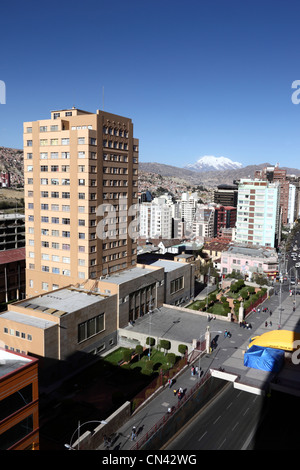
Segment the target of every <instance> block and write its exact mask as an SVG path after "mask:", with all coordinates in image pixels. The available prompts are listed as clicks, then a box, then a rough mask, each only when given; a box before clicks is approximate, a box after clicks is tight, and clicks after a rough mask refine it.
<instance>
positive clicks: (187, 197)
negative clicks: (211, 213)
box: [180, 193, 198, 225]
mask: <svg viewBox="0 0 300 470" xmlns="http://www.w3.org/2000/svg"><path fill="white" fill-rule="evenodd" d="M197 203H198V195H197V193H192V194H189V193H183V194H182V196H181V201H180V205H181V218H182V219H183V220H184V222H185V223H186V224H188V225H191V224H192V223H193V220H194V216H195V213H196V209H197Z"/></svg>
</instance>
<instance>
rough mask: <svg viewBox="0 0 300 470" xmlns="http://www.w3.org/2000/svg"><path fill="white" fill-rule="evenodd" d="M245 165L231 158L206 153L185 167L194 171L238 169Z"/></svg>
mask: <svg viewBox="0 0 300 470" xmlns="http://www.w3.org/2000/svg"><path fill="white" fill-rule="evenodd" d="M242 167H243V165H242V164H241V163H239V162H233V161H232V160H230V158H226V157H214V156H213V155H205V156H204V157H202V158H200V159H199V160H197V161H196V163H191V164H189V165H186V166H185V167H184V168H186V169H187V170H194V171H220V170H237V169H239V168H242Z"/></svg>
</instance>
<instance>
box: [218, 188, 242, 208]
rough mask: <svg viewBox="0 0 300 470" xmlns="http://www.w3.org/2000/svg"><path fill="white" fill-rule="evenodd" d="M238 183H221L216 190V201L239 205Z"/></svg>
mask: <svg viewBox="0 0 300 470" xmlns="http://www.w3.org/2000/svg"><path fill="white" fill-rule="evenodd" d="M237 195H238V185H237V184H220V185H219V186H218V187H217V189H216V190H215V191H214V202H215V203H216V204H221V205H222V206H233V207H236V206H237Z"/></svg>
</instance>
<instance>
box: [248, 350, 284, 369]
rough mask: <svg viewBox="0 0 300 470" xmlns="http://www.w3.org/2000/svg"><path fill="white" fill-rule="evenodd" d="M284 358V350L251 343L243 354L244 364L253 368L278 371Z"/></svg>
mask: <svg viewBox="0 0 300 470" xmlns="http://www.w3.org/2000/svg"><path fill="white" fill-rule="evenodd" d="M283 360H284V351H282V350H280V349H274V348H263V347H261V346H256V345H253V346H251V348H250V349H248V351H247V352H246V353H245V354H244V366H246V367H252V368H254V369H260V370H266V371H269V372H279V370H280V369H281V367H282V364H283Z"/></svg>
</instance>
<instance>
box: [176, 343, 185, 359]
mask: <svg viewBox="0 0 300 470" xmlns="http://www.w3.org/2000/svg"><path fill="white" fill-rule="evenodd" d="M186 350H187V345H186V344H179V345H178V352H179V354H181V355H182V357H183V356H184V355H185V353H186Z"/></svg>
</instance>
